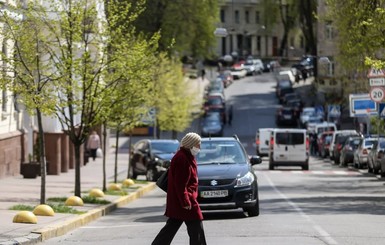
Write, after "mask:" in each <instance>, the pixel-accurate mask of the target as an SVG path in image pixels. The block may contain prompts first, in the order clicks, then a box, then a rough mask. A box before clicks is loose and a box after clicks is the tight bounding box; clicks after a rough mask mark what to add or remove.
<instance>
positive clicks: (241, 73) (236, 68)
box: [230, 65, 247, 79]
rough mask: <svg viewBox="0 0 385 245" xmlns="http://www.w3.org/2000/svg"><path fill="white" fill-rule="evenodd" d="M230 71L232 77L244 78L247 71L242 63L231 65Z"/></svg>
mask: <svg viewBox="0 0 385 245" xmlns="http://www.w3.org/2000/svg"><path fill="white" fill-rule="evenodd" d="M230 71H231V75H232V76H233V78H234V79H240V78H244V77H246V75H247V71H246V69H245V68H244V67H243V65H233V67H231V70H230Z"/></svg>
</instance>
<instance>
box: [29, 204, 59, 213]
mask: <svg viewBox="0 0 385 245" xmlns="http://www.w3.org/2000/svg"><path fill="white" fill-rule="evenodd" d="M33 213H34V214H35V215H40V216H54V215H55V211H53V209H52V208H51V207H50V206H48V205H47V204H40V205H38V206H36V207H35V209H34V210H33Z"/></svg>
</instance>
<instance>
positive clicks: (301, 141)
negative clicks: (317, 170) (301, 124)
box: [269, 128, 309, 170]
mask: <svg viewBox="0 0 385 245" xmlns="http://www.w3.org/2000/svg"><path fill="white" fill-rule="evenodd" d="M269 149H270V150H269V169H270V170H274V168H275V167H276V166H300V167H302V170H309V136H308V134H307V131H306V129H291V128H290V129H289V128H287V129H285V128H276V129H274V130H272V131H271V134H270V148H269Z"/></svg>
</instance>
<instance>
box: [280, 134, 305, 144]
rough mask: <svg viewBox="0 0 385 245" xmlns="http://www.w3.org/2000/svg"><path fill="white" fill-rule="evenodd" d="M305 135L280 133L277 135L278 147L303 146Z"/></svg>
mask: <svg viewBox="0 0 385 245" xmlns="http://www.w3.org/2000/svg"><path fill="white" fill-rule="evenodd" d="M304 136H305V135H304V133H292V132H290V133H289V132H279V133H276V135H275V138H276V144H277V145H302V144H303V143H304V142H305V137H304Z"/></svg>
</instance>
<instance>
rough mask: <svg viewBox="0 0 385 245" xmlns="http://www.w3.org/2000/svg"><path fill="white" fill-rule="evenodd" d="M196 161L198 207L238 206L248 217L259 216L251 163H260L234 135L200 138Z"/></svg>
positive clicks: (221, 207)
mask: <svg viewBox="0 0 385 245" xmlns="http://www.w3.org/2000/svg"><path fill="white" fill-rule="evenodd" d="M196 160H197V164H198V193H199V195H198V203H199V206H200V208H201V209H202V210H207V209H212V210H222V209H238V208H242V209H243V211H244V212H246V213H247V214H248V215H249V216H258V215H259V197H258V181H257V176H256V175H255V173H254V170H253V169H252V165H254V164H259V163H261V158H260V157H258V156H251V157H250V158H249V156H248V155H247V153H246V150H245V149H244V147H243V146H242V143H241V142H240V141H239V139H238V138H237V137H216V138H215V137H214V138H202V140H201V148H200V152H199V154H198V155H197V156H196Z"/></svg>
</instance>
